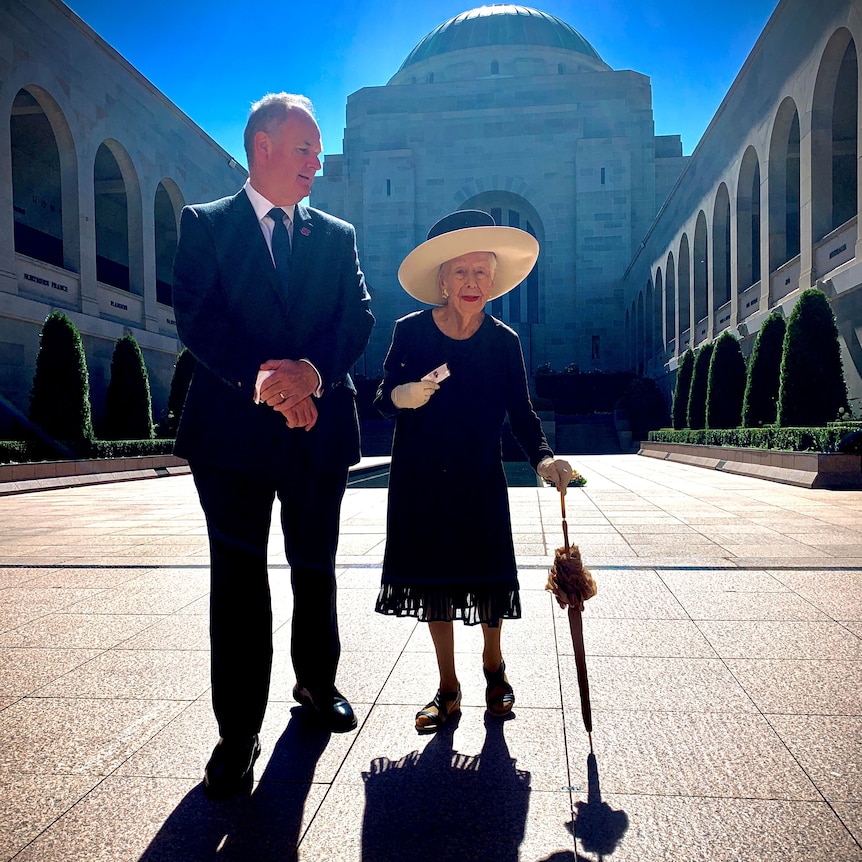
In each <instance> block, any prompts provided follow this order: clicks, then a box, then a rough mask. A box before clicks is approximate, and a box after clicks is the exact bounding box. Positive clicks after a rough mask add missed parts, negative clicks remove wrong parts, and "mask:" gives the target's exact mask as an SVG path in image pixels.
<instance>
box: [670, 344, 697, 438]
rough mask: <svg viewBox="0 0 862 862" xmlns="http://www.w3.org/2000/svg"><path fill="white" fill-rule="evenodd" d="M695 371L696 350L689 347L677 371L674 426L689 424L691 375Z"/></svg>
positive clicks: (679, 426)
mask: <svg viewBox="0 0 862 862" xmlns="http://www.w3.org/2000/svg"><path fill="white" fill-rule="evenodd" d="M693 371H694V352H693V351H692V349H691V348H690V347H689V348H688V349H687V350H686V351H685V353H683V355H682V359H680V361H679V367H678V368H677V372H676V384H675V385H674V389H673V406H672V407H671V423H672V424H673V427H674V428H685V427H686V426H687V425H688V396H689V393H690V392H691V375H692V372H693Z"/></svg>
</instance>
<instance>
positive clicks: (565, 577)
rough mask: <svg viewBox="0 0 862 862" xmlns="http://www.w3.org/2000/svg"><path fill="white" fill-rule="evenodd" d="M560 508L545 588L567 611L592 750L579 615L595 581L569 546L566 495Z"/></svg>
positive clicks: (580, 479)
mask: <svg viewBox="0 0 862 862" xmlns="http://www.w3.org/2000/svg"><path fill="white" fill-rule="evenodd" d="M570 484H576V485H584V484H586V480H585V479H584V478H583V477H582V476H580V475H579V474H577V473H575V477H574V479H573V482H572V483H570ZM560 509H561V510H562V515H563V543H564V544H563V547H562V548H557V550H556V553H555V554H554V565H553V566H552V567H551V570H550V574H549V575H548V583H547V585H546V586H545V589H546V590H549V591H550V592H552V593H553V594H554V596H555V597H556V599H557V603H558V604H559V606H560V607H561V608H567V609H568V616H569V629H570V630H571V634H572V646H573V647H574V650H575V666H576V667H577V672H578V691H579V692H580V696H581V716H582V717H583V719H584V727H585V728H586V731H587V734H588V735H589V738H590V751H592V750H593V714H592V709H591V707H590V683H589V680H588V678H587V657H586V653H585V650H584V625H583V618H582V617H581V613H582V612H583V610H584V602H585V601H586V600H587V599H589V598H592V597H593V596H594V595H595V594H596V582H595V581H594V580H593V576H592V574H591V573H590V571H589V570H588V569H585V568H584V564H583V561H582V560H581V552H580V550H579V549H578V546H577V545H570V544H569V527H568V523H567V522H566V496H565V493H564V492H563V491H561V492H560Z"/></svg>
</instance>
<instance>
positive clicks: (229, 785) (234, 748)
mask: <svg viewBox="0 0 862 862" xmlns="http://www.w3.org/2000/svg"><path fill="white" fill-rule="evenodd" d="M259 755H260V740H259V738H258V736H257V734H255V735H254V736H243V737H239V738H233V737H231V738H229V739H220V740H219V741H218V743H217V744H216V747H215V748H214V749H213V753H212V757H210V759H209V763H207V767H206V770H205V771H204V792H205V793H206V795H207V796H210V797H212V798H213V799H227V798H228V797H229V796H235V795H236V794H237V793H240V792H242V791H248V790H251V784H252V780H253V778H254V776H253V773H252V769H253V767H254V762H255V760H257V758H258V757H259Z"/></svg>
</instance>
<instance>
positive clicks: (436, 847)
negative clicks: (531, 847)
mask: <svg viewBox="0 0 862 862" xmlns="http://www.w3.org/2000/svg"><path fill="white" fill-rule="evenodd" d="M457 719H458V716H457V715H456V716H455V717H454V718H453V719H452V720H451V721H450V722H449V723H447V725H446V726H445V727H443V728H442V729H441V730H439V731H438V732H437V734H436V735H435V737H434V738H433V739H432V740H431V741H430V742H429V743H428V745H427V746H426V747H425V749H424V751H422V752H421V753H420V752H418V751H413V752H411V753H410V754H407V755H405V756H404V757H402V758H401V759H400V760H398V761H392V760H389V759H388V758H386V757H379V758H376V759H375V760H373V761H372V762H371V765H370V767H369V769H368V771H367V772H363V773H362V777H363V780H364V782H365V811H364V816H363V822H362V860H363V862H389V860H401V859H411V858H416V857H427V858H429V859H434V860H440V862H445V860H458V862H463V860H465V859H494V860H499V862H516V860H517V859H518V848H519V847H520V845H521V842H522V841H523V838H524V829H525V826H526V822H527V811H528V808H529V803H530V773H529V772H525V771H523V770H519V769H516V767H515V763H516V761H515V760H513V759H512V757H511V756H510V755H509V749H508V747H507V745H506V740H505V737H504V735H503V727H504V722H502V721H500V720H499V719H495V718H491V717H486V719H485V741H484V743H483V745H482V750H481V752H480V753H479V754H477V755H465V754H461V753H459V752H457V751H455V750H454V748H453V731H454V729H455V727H457V723H458V722H457Z"/></svg>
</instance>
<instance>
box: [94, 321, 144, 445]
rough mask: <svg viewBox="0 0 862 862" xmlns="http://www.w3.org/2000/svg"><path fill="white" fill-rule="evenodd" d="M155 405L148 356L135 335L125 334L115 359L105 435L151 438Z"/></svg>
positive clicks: (134, 438)
mask: <svg viewBox="0 0 862 862" xmlns="http://www.w3.org/2000/svg"><path fill="white" fill-rule="evenodd" d="M153 433H154V429H153V404H152V400H151V398H150V378H149V376H148V374H147V366H146V365H145V364H144V356H143V354H142V353H141V348H140V347H138V342H137V341H135V338H134V336H133V335H124V336H123V337H122V338H121V339H120V340H119V341H118V342H117V346H116V347H115V348H114V355H113V357H112V358H111V381H110V383H109V384H108V391H107V394H106V396H105V418H104V428H103V431H102V438H103V439H105V440H150V439H152V437H153Z"/></svg>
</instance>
